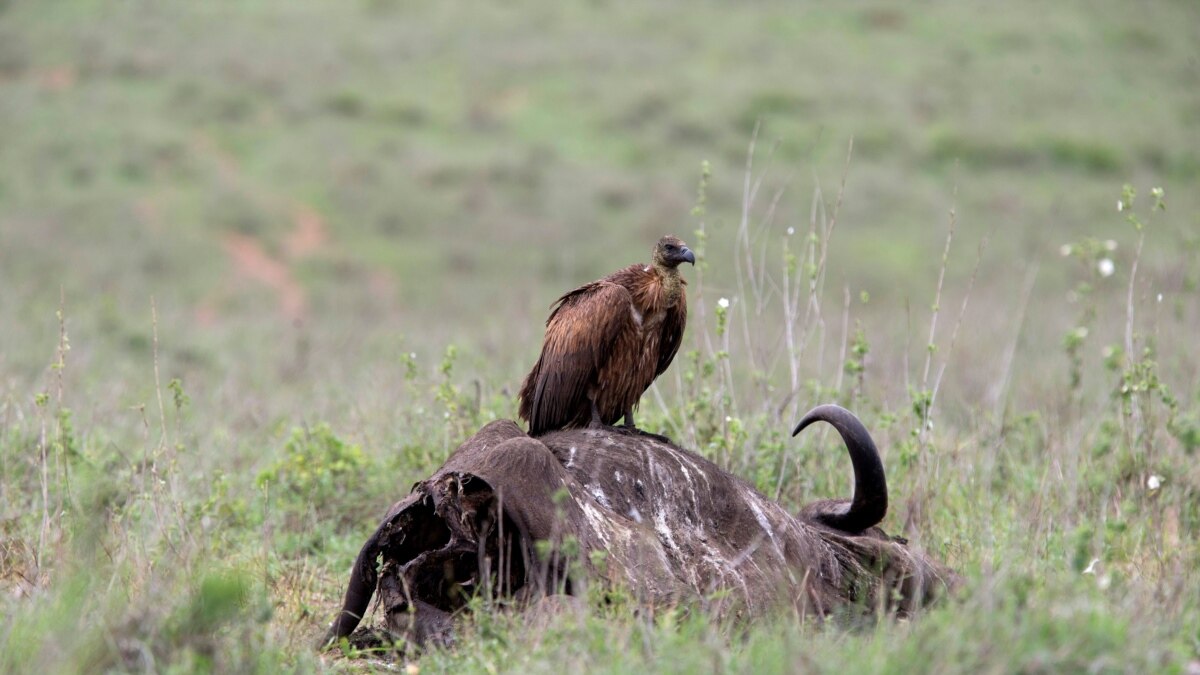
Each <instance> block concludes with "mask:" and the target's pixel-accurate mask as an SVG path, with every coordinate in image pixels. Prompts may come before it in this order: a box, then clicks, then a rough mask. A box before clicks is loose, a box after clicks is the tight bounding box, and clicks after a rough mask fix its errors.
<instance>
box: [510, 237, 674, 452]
mask: <svg viewBox="0 0 1200 675" xmlns="http://www.w3.org/2000/svg"><path fill="white" fill-rule="evenodd" d="M684 262H689V263H692V264H693V265H695V264H696V256H695V255H694V254H693V253H692V251H691V250H690V249H688V247H687V245H686V244H684V243H683V242H682V241H680V240H679V239H678V238H676V237H672V236H666V237H663V238H662V239H659V240H658V243H657V244H655V246H654V252H653V262H652V263H651V264H649V265H644V264H640V263H639V264H636V265H630V266H629V267H626V268H625V269H622V270H617V271H616V272H613V273H612V274H610V275H608V276H606V277H604V278H603V279H600V280H598V281H593V282H592V283H590V284H585V285H583V286H580V287H579V288H576V289H575V290H573V291H571V292H570V293H567V294H566V295H564V296H562V297H561V298H559V299H558V300H557V301H555V302H554V304H552V305H551V306H550V318H549V319H547V320H546V337H545V339H544V341H543V342H542V354H541V356H540V357H539V358H538V361H537V363H536V364H534V366H533V370H531V371H529V375H527V376H526V377H525V382H524V383H523V384H522V385H521V394H520V399H521V409H520V415H521V419H524V420H526V421H528V422H529V433H530V435H533V436H537V435H540V434H544V433H546V432H549V431H554V430H556V429H571V428H577V427H592V428H595V427H600V426H612V425H614V424H616V422H617V420H619V419H621V418H622V417H624V418H625V427H626V428H627V429H630V430H635V429H636V426H635V425H634V421H633V409H634V408H635V407H637V405H638V400H639V399H640V398H641V396H642V392H644V391H646V389H647V388H648V387H649V386H650V383H651V382H653V381H654V378H656V377H658V376H659V375H660V374H662V372H663V371H665V370H666V369H667V366H669V365H671V359H673V358H675V353H676V352H678V351H679V343H680V342H681V341H682V340H683V328H684V326H685V325H686V323H687V296H686V294H685V292H684V286H686V285H687V282H686V281H684V280H683V277H682V276H680V274H679V269H678V268H679V265H680V263H684Z"/></svg>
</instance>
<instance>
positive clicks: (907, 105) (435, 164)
mask: <svg viewBox="0 0 1200 675" xmlns="http://www.w3.org/2000/svg"><path fill="white" fill-rule="evenodd" d="M0 12H2V13H0V87H2V89H0V93H2V96H0V124H2V125H3V126H2V129H3V135H4V140H3V143H2V144H0V256H2V258H0V275H2V276H0V284H2V287H3V289H4V292H3V294H2V295H3V300H0V303H2V304H0V320H2V322H3V323H2V325H3V335H2V338H0V339H2V340H3V353H4V355H5V356H4V361H3V362H2V364H3V365H2V367H3V368H4V369H5V371H6V372H8V373H10V374H11V375H16V376H19V377H21V378H22V379H24V380H28V379H30V378H33V377H34V376H35V375H36V374H37V373H38V372H40V370H41V368H43V367H44V365H45V363H46V360H47V358H48V355H49V351H51V350H52V349H53V345H54V343H55V340H56V335H57V332H58V326H57V321H56V320H55V318H54V311H55V309H56V308H57V307H58V304H59V302H58V301H59V291H60V288H61V289H62V292H63V294H64V296H65V299H66V309H67V313H68V316H69V317H70V319H71V322H72V325H73V326H74V328H75V331H74V332H75V333H76V336H77V337H78V338H79V340H77V342H76V344H75V348H76V349H75V352H74V353H73V357H74V358H76V359H80V360H85V361H84V362H86V360H87V359H89V358H90V357H91V355H92V354H98V355H103V358H102V360H103V361H105V362H108V363H109V365H112V361H114V360H116V361H120V360H122V359H121V357H122V356H133V357H136V358H135V360H140V357H141V356H142V355H143V354H142V352H140V351H139V350H143V349H144V347H145V340H144V336H145V333H146V328H147V326H148V320H149V306H150V298H151V296H153V297H154V298H155V300H156V302H157V304H158V311H159V314H160V329H161V330H162V331H163V334H161V335H160V339H162V341H163V342H164V345H165V346H166V348H168V349H172V350H179V351H181V352H182V353H185V354H188V355H190V357H191V358H193V359H194V360H195V362H196V363H197V364H205V363H207V364H210V365H211V366H213V367H215V366H216V364H218V363H220V364H223V366H225V367H228V366H229V365H230V364H231V363H240V362H244V359H242V358H240V357H239V358H234V357H233V355H232V354H231V350H235V351H236V350H243V349H245V350H253V349H256V348H257V347H256V346H255V345H251V344H247V342H250V341H253V342H258V341H264V340H272V341H275V342H276V344H275V347H276V349H274V350H272V352H273V353H270V354H265V353H264V354H262V355H261V356H262V358H284V357H285V356H286V355H288V354H291V352H293V351H294V349H293V347H294V342H295V340H297V339H301V338H303V339H304V341H305V344H306V345H307V347H306V349H308V350H309V351H310V353H311V354H312V355H313V357H314V359H315V360H320V359H321V358H322V357H320V356H318V355H322V354H325V355H330V354H333V353H337V352H342V351H343V349H344V348H353V349H363V348H372V347H370V344H373V341H375V340H377V341H379V342H381V343H391V344H397V345H398V344H401V343H402V342H403V343H404V344H405V345H406V346H405V347H404V349H406V350H407V349H409V347H411V348H412V349H415V350H417V351H418V354H420V355H424V354H425V352H426V350H435V351H438V350H440V345H442V344H444V343H446V342H448V341H455V342H458V343H459V344H461V345H463V346H464V347H466V348H467V351H469V352H472V353H475V352H478V353H480V354H483V355H484V356H485V357H486V359H487V360H488V362H489V363H490V364H494V365H495V366H499V367H501V368H503V369H504V370H503V371H502V372H504V374H505V377H506V378H508V379H509V380H512V379H514V378H516V377H519V375H520V373H519V372H518V371H521V370H522V369H523V368H524V367H526V365H527V364H528V363H530V362H531V361H532V358H533V357H534V356H535V354H536V349H537V345H538V343H539V341H540V332H541V323H542V321H543V320H544V318H545V314H546V308H547V306H548V304H549V303H550V302H551V301H552V300H553V299H554V298H555V297H557V296H558V294H560V293H561V292H563V291H565V290H567V289H569V288H572V287H574V286H576V285H578V284H579V283H582V282H585V281H589V280H591V279H594V278H596V277H598V276H600V275H602V274H605V273H607V272H609V271H611V270H614V269H616V268H617V267H620V266H623V265H625V264H628V263H631V262H635V261H637V260H642V259H644V258H645V257H646V256H647V254H648V251H649V248H650V246H651V244H652V243H653V241H654V240H655V239H656V238H657V237H658V236H659V235H661V234H664V233H668V232H671V233H676V234H678V235H680V236H682V237H684V238H685V239H687V238H688V237H689V235H691V234H692V232H693V231H694V230H695V229H696V228H697V218H695V217H693V216H691V215H690V211H691V209H692V207H693V206H694V204H695V202H696V190H697V183H698V181H699V178H700V170H701V162H702V161H705V160H707V161H708V162H710V164H711V167H712V174H713V177H712V182H711V188H710V194H709V195H708V216H707V221H708V222H707V229H708V231H709V233H710V236H711V244H710V247H709V257H710V259H711V260H712V265H711V269H710V271H709V272H708V275H709V284H710V288H711V289H715V290H714V292H717V293H721V292H724V293H725V294H732V293H733V292H734V289H733V288H732V286H733V274H732V269H731V265H729V262H730V259H729V258H726V257H720V254H721V252H722V251H723V250H728V249H729V248H730V247H731V244H732V242H733V238H734V233H735V231H736V227H737V224H738V222H739V219H740V216H741V208H742V182H743V178H744V167H745V163H746V155H747V148H748V145H749V143H750V141H751V137H752V133H753V131H754V128H755V126H756V125H758V124H761V129H760V131H759V134H758V154H757V158H756V171H757V170H762V169H767V170H768V174H767V176H766V179H765V181H764V185H765V187H764V189H763V190H762V194H763V196H762V197H760V198H759V200H758V202H759V213H758V215H757V216H756V217H755V220H754V224H755V226H758V224H760V223H761V222H762V219H763V212H765V210H766V205H767V203H769V202H770V198H772V197H773V196H774V194H775V190H776V189H778V188H785V189H786V192H785V193H784V194H783V195H782V197H781V199H780V201H779V206H778V208H777V211H776V213H775V214H774V218H773V221H772V222H771V223H769V224H767V225H765V228H766V230H765V231H764V236H767V237H769V238H770V239H771V240H772V241H778V240H779V239H780V238H781V237H782V236H783V233H784V231H785V230H786V228H788V227H794V228H795V229H796V230H799V231H801V234H802V235H803V234H805V233H807V231H808V226H809V222H810V213H811V210H812V206H813V201H814V199H813V193H814V189H816V188H818V187H819V188H821V189H822V190H823V193H824V195H823V196H824V198H825V200H826V201H829V202H830V203H832V197H833V196H834V195H835V194H836V189H837V186H838V184H839V182H840V180H841V176H842V174H843V170H844V168H845V167H844V164H845V160H846V155H847V146H848V143H849V142H850V141H851V140H853V142H854V150H853V158H852V159H851V161H850V164H849V168H848V170H847V171H846V189H845V198H844V201H843V203H842V209H841V215H840V217H839V227H838V230H837V234H836V237H835V238H834V240H833V241H832V244H831V246H830V258H831V262H830V266H829V267H830V271H829V287H830V288H831V289H832V290H833V291H834V292H835V294H834V298H835V300H836V301H837V302H838V304H840V296H841V290H842V287H843V286H847V287H849V289H850V291H851V293H852V295H853V296H854V297H856V298H857V297H858V296H859V293H860V291H866V292H868V293H869V294H870V296H871V298H872V300H871V303H870V305H869V306H868V307H866V308H861V312H862V313H865V314H866V315H867V316H865V317H864V318H867V319H872V318H876V319H879V321H880V324H879V325H880V326H884V327H887V328H880V329H877V331H876V332H878V330H888V331H894V332H889V333H886V334H881V335H880V337H881V338H883V337H886V338H887V340H888V341H889V342H890V341H892V340H894V339H895V338H896V335H897V334H901V335H902V334H903V332H904V327H903V323H904V321H903V317H904V313H903V312H902V311H900V310H899V309H898V308H900V307H902V306H903V304H904V303H905V302H906V301H907V302H911V303H912V305H913V306H918V305H919V306H921V307H927V306H929V305H930V304H931V302H932V293H933V288H934V286H935V285H936V279H937V270H938V266H939V263H940V258H941V252H942V245H943V241H944V238H945V234H946V227H947V212H948V211H949V210H950V209H951V208H955V209H956V210H957V213H958V232H957V241H956V242H955V246H956V248H955V250H954V252H953V254H952V259H951V261H950V265H949V271H948V275H949V276H948V283H947V288H948V289H952V290H954V291H958V292H962V291H965V288H966V283H965V282H966V279H967V278H968V277H969V275H970V273H971V270H972V268H973V266H974V260H975V257H976V254H975V248H976V246H977V245H978V244H979V242H980V241H981V240H982V239H983V238H984V237H987V239H988V245H987V249H986V250H985V251H984V253H983V258H982V261H981V263H980V271H979V280H978V282H977V284H976V289H977V290H976V291H975V293H976V296H977V298H976V303H975V304H976V307H977V308H978V309H979V310H980V312H979V313H978V314H973V316H975V317H976V318H977V319H979V321H973V322H972V326H971V327H975V328H980V329H982V330H983V332H984V333H985V334H986V333H987V332H989V331H991V330H992V329H993V328H995V326H994V325H990V324H989V323H988V321H990V320H992V319H997V320H999V323H1000V324H1003V323H1004V322H1005V321H1006V320H1008V318H1009V317H1010V315H1011V314H1012V313H1013V312H1015V311H1016V308H1017V305H1018V302H1019V296H1020V289H1021V285H1022V280H1023V279H1024V275H1025V274H1026V272H1027V270H1029V269H1030V268H1031V267H1033V266H1037V267H1038V274H1037V279H1036V284H1037V286H1036V288H1037V291H1036V293H1035V295H1036V297H1037V299H1038V300H1039V301H1040V302H1039V306H1038V307H1037V308H1036V309H1035V310H1034V311H1040V310H1041V309H1042V308H1044V309H1045V310H1046V311H1047V314H1046V315H1045V316H1044V317H1042V319H1043V320H1045V321H1048V322H1050V323H1051V324H1052V325H1051V326H1049V327H1047V330H1048V331H1049V332H1050V333H1052V334H1053V333H1061V330H1062V329H1064V328H1065V326H1063V325H1061V321H1059V319H1061V318H1064V317H1063V314H1064V313H1067V314H1069V311H1070V308H1068V307H1066V306H1064V305H1063V304H1062V303H1063V302H1064V301H1065V297H1064V296H1065V291H1066V290H1067V289H1068V287H1069V285H1070V282H1071V276H1070V275H1071V274H1072V273H1073V272H1074V269H1072V268H1071V267H1070V266H1069V265H1068V264H1066V263H1065V262H1061V261H1059V260H1057V258H1058V252H1059V248H1060V246H1061V245H1063V244H1065V243H1069V242H1073V241H1076V240H1078V239H1080V238H1082V237H1085V236H1090V237H1095V238H1098V239H1100V240H1105V239H1116V240H1118V241H1119V243H1120V244H1121V248H1120V249H1119V250H1118V252H1117V255H1116V260H1117V262H1118V265H1117V274H1116V275H1115V277H1114V278H1113V279H1111V280H1110V283H1111V284H1112V285H1113V286H1114V287H1119V286H1121V285H1122V284H1121V283H1120V282H1121V277H1122V276H1123V275H1124V274H1125V273H1126V272H1127V268H1128V261H1129V258H1130V257H1131V254H1132V248H1133V246H1132V244H1133V243H1134V241H1135V238H1134V236H1133V233H1132V230H1131V229H1130V228H1129V227H1128V225H1127V224H1126V223H1125V221H1124V219H1123V217H1122V216H1121V214H1118V213H1117V212H1116V210H1115V204H1116V201H1117V199H1118V198H1119V197H1120V191H1121V186H1122V184H1124V183H1131V184H1133V185H1134V186H1135V187H1140V188H1141V189H1142V191H1143V193H1144V194H1145V193H1147V192H1148V189H1149V188H1150V187H1151V184H1153V185H1154V186H1162V187H1163V188H1165V190H1166V192H1167V194H1168V195H1169V196H1170V200H1169V201H1170V205H1171V218H1170V219H1169V221H1170V223H1169V227H1168V226H1160V227H1156V228H1155V229H1154V230H1153V231H1152V232H1151V234H1150V237H1149V239H1148V244H1147V246H1148V253H1147V258H1148V260H1147V263H1148V264H1146V265H1145V270H1146V272H1147V273H1148V274H1150V275H1159V276H1162V277H1164V279H1163V285H1164V287H1165V290H1166V291H1168V292H1170V291H1173V290H1178V291H1182V290H1183V282H1184V280H1185V279H1184V277H1186V276H1187V274H1186V270H1185V269H1184V267H1185V266H1186V264H1187V263H1189V262H1190V263H1194V262H1195V261H1196V243H1195V240H1196V236H1197V230H1198V221H1197V218H1198V216H1197V197H1196V195H1197V189H1196V188H1197V186H1198V180H1200V156H1198V146H1200V140H1198V139H1200V62H1198V58H1200V57H1198V53H1200V49H1198V48H1197V43H1198V40H1200V34H1198V31H1200V10H1198V9H1197V7H1196V6H1195V5H1194V4H1193V3H1189V2H1162V3H1147V4H1142V5H1130V4H1128V3H1119V2H1112V3H1108V2H1102V3H1056V4H1055V5H1054V6H1044V5H1043V4H1041V3H1034V4H1030V5H1027V6H1026V5H1021V6H1014V5H1004V6H991V5H987V4H971V3H967V4H964V3H952V2H947V3H939V2H932V3H923V4H920V5H918V6H912V7H901V6H895V5H893V4H891V3H853V4H849V5H847V4H845V3H810V4H803V5H796V4H795V3H788V2H781V3H774V2H763V3H753V4H751V5H748V6H739V7H737V8H736V9H734V8H731V7H730V6H727V5H724V4H722V3H674V2H649V3H638V4H637V5H636V6H634V7H616V6H614V5H611V4H610V3H607V2H589V3H578V4H574V3H572V5H571V6H563V5H560V4H559V3H541V2H506V3H458V2H436V3H435V2H430V3H425V2H393V1H389V0H366V1H363V2H351V3H313V2H300V3H293V2H270V1H267V2H251V3H220V2H211V3H209V2H206V3H157V2H118V3H108V2H74V1H67V2H55V3H49V4H47V3H34V2H12V1H10V2H6V3H4V4H3V5H2V10H0ZM772 148H775V149H774V153H773V156H772V157H771V158H770V159H769V160H768V159H767V157H768V155H769V154H770V151H771V149H772ZM773 253H774V250H772V254H773ZM1194 277H1195V275H1194V274H1193V275H1192V277H1191V280H1192V281H1193V282H1194ZM1191 297H1192V298H1194V295H1193V296H1191ZM1174 299H1178V300H1181V301H1182V298H1180V297H1179V296H1178V295H1176V297H1175V298H1174ZM1171 301H1172V298H1168V300H1167V302H1168V303H1169V302H1171ZM1042 302H1044V303H1047V304H1041V303H1042ZM859 311H860V310H859V309H856V314H858V313H859ZM835 314H836V313H835ZM881 314H882V316H881ZM1068 318H1069V317H1068ZM1040 322H1041V321H1038V322H1037V323H1040ZM297 326H298V327H297ZM343 329H345V330H343ZM85 337H86V339H84V338H85ZM401 338H403V339H401ZM963 339H964V341H971V340H973V339H974V337H973V336H972V335H970V334H965V335H964V338H963ZM916 342H920V341H919V340H917V341H916ZM374 347H378V348H380V349H389V348H390V347H389V346H388V345H387V344H375V345H374ZM93 350H95V351H93ZM343 353H344V352H343ZM361 361H362V362H363V364H364V365H365V364H366V363H368V362H371V361H374V366H375V367H378V366H379V365H381V364H380V361H379V359H378V357H377V356H376V355H371V354H363V355H362V356H361ZM81 370H82V368H81Z"/></svg>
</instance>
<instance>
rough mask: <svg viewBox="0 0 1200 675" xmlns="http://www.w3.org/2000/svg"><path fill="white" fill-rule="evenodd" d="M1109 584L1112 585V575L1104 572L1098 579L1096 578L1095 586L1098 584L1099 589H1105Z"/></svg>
mask: <svg viewBox="0 0 1200 675" xmlns="http://www.w3.org/2000/svg"><path fill="white" fill-rule="evenodd" d="M1111 585H1112V576H1111V575H1108V574H1105V575H1104V576H1102V577H1100V578H1099V579H1096V586H1098V587H1099V588H1100V590H1102V591H1103V590H1105V589H1107V588H1108V587H1109V586H1111Z"/></svg>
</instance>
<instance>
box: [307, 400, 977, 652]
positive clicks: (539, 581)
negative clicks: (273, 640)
mask: <svg viewBox="0 0 1200 675" xmlns="http://www.w3.org/2000/svg"><path fill="white" fill-rule="evenodd" d="M817 420H824V421H828V422H830V423H831V424H833V425H834V426H835V427H836V428H837V430H838V431H839V432H840V433H841V435H842V438H843V440H844V442H845V443H846V446H847V449H848V450H849V452H850V456H851V460H852V463H853V465H854V469H855V494H854V499H853V500H823V501H819V502H815V503H813V504H810V505H808V506H807V507H805V508H804V509H802V510H801V512H800V514H799V515H792V514H791V513H788V512H787V511H786V510H785V509H784V508H783V507H782V506H780V505H779V504H777V503H775V502H773V501H771V500H770V499H768V498H766V497H765V496H763V495H762V494H761V493H759V492H758V491H756V490H755V489H754V488H752V487H751V486H750V485H749V484H748V483H746V482H745V481H743V480H741V479H740V478H738V477H736V476H734V475H732V474H730V473H728V472H726V471H724V470H722V469H721V468H719V467H718V466H716V465H715V464H713V463H712V462H710V461H708V460H706V459H704V458H703V457H700V456H699V455H697V454H695V453H693V452H689V451H687V450H684V449H682V448H679V447H676V446H674V445H671V444H668V443H663V442H660V441H659V440H657V439H656V438H653V437H650V436H647V435H641V434H636V433H629V432H622V431H619V430H609V429H574V430H569V431H556V432H552V433H548V434H545V435H543V436H540V437H537V438H531V437H530V436H528V435H527V434H525V432H523V431H522V430H521V429H520V428H518V427H517V425H516V424H515V423H514V422H512V421H509V420H502V421H497V422H492V423H490V424H488V425H487V426H485V427H483V428H482V429H480V430H479V432H478V433H476V434H475V435H474V436H473V437H471V438H470V439H469V440H467V441H466V442H465V443H463V444H462V445H461V446H460V447H459V448H458V449H457V450H456V451H455V452H454V454H452V455H451V456H450V458H449V459H448V460H446V463H445V464H444V465H443V466H442V467H441V468H440V469H438V471H437V472H436V473H434V475H433V476H432V477H430V478H429V479H428V480H424V481H421V482H419V483H417V484H416V485H415V486H414V487H413V490H412V492H411V494H409V496H408V497H407V498H405V499H404V500H403V501H400V502H398V503H397V504H395V505H394V506H392V508H391V509H390V510H389V511H388V513H387V515H386V516H385V517H384V519H383V522H382V523H381V524H380V526H379V528H378V529H377V530H376V531H375V533H374V534H373V535H371V537H370V538H369V539H368V540H367V542H366V544H365V545H364V546H363V548H362V551H361V552H360V553H359V555H358V559H357V560H356V561H355V563H354V567H353V570H352V572H351V577H350V584H349V587H348V588H347V591H346V597H345V602H344V605H343V609H342V611H341V612H340V613H339V614H338V616H337V618H336V619H335V620H334V622H333V624H332V625H331V626H330V628H329V631H328V633H327V634H326V636H325V639H324V644H329V643H330V642H331V641H334V640H337V639H339V638H342V637H347V636H349V635H350V634H351V633H352V632H353V631H354V629H355V627H356V626H357V625H358V623H359V621H360V619H361V618H362V616H363V615H364V613H365V612H366V611H367V608H368V605H369V604H370V600H371V597H372V595H373V593H374V592H375V591H376V590H378V593H379V606H380V607H381V608H382V611H383V614H384V618H383V627H382V628H383V630H384V631H385V632H386V633H388V634H391V635H392V636H393V637H395V638H403V639H405V640H407V641H409V642H413V643H416V644H421V643H425V642H429V641H433V642H438V643H444V642H446V641H448V640H449V639H450V638H451V637H452V634H453V628H454V616H455V614H456V613H457V612H458V611H459V610H461V609H462V608H463V607H464V606H465V605H466V604H467V602H468V600H469V599H470V597H472V596H473V595H475V594H477V593H486V594H489V595H490V596H491V597H495V598H507V599H511V600H512V601H513V602H514V604H516V605H517V606H525V605H526V604H527V603H528V602H529V601H532V600H535V599H538V598H541V597H543V596H545V595H547V594H552V593H568V594H569V593H572V592H578V590H579V587H580V585H581V584H580V582H581V581H586V582H588V583H597V582H599V583H602V584H609V585H612V586H614V587H621V588H624V589H626V590H627V592H628V593H630V594H631V595H632V596H633V598H634V599H635V600H637V601H638V602H639V603H644V604H645V605H648V606H663V605H671V604H677V603H680V602H689V601H696V600H701V599H706V598H707V599H708V601H707V602H706V606H707V608H708V609H709V610H710V611H714V612H715V613H716V614H717V615H720V616H725V617H737V618H753V617H757V616H762V615H764V614H766V613H769V612H771V611H775V610H778V609H780V608H791V609H793V610H794V611H798V612H801V613H806V614H808V615H810V616H824V615H828V614H829V613H831V612H833V611H836V610H838V609H840V608H847V607H849V608H852V609H853V608H855V607H857V608H861V610H862V611H878V610H884V611H895V612H899V613H907V612H909V611H911V610H912V609H913V608H915V607H917V606H920V605H922V604H924V603H927V602H929V601H930V600H932V599H933V598H934V597H935V596H937V595H939V594H941V593H943V592H944V591H945V590H947V589H948V588H949V587H951V586H953V585H954V584H955V583H956V580H957V577H956V575H955V574H954V573H953V572H951V571H950V570H948V569H947V568H945V567H943V566H941V565H939V564H938V563H936V562H933V561H931V560H929V559H928V558H927V557H925V556H924V555H922V554H921V553H918V552H915V551H912V550H910V549H909V548H908V547H907V546H906V542H905V541H904V540H903V539H899V538H894V537H890V536H888V535H887V534H886V533H885V532H883V531H882V530H881V529H879V528H878V527H877V525H878V523H879V522H880V521H881V520H882V518H883V516H884V513H885V512H886V510H887V487H886V484H885V482H884V474H883V466H882V464H881V463H880V461H879V455H878V453H877V451H876V449H875V445H874V443H873V442H872V441H871V438H870V435H869V434H868V433H867V431H866V429H865V428H864V427H863V425H862V424H861V423H860V422H859V421H858V419H857V418H856V417H854V415H852V414H851V413H850V412H848V411H846V410H844V409H842V408H839V407H837V406H832V405H826V406H820V407H818V408H815V409H814V410H813V411H811V412H810V413H808V414H807V415H806V416H805V417H804V419H803V420H801V422H800V424H799V425H797V427H796V430H795V432H794V433H799V432H800V430H801V429H803V428H804V427H805V426H807V425H808V424H810V423H812V422H814V421H817ZM599 552H603V553H599ZM717 591H723V592H722V593H716V592H717ZM714 598H716V599H715V600H714Z"/></svg>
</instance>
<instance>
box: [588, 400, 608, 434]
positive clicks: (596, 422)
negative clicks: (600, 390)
mask: <svg viewBox="0 0 1200 675" xmlns="http://www.w3.org/2000/svg"><path fill="white" fill-rule="evenodd" d="M588 428H589V429H603V428H605V424H604V420H602V419H601V418H600V408H598V407H596V399H594V398H593V399H592V421H591V422H588Z"/></svg>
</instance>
